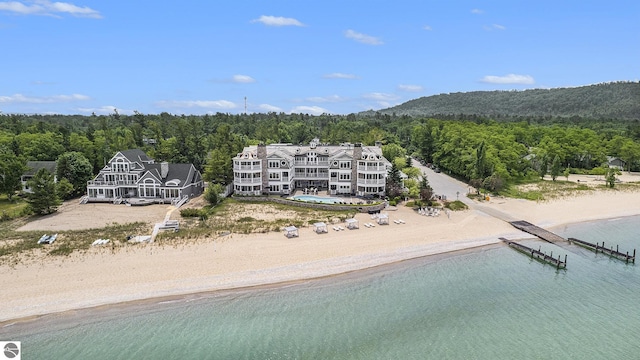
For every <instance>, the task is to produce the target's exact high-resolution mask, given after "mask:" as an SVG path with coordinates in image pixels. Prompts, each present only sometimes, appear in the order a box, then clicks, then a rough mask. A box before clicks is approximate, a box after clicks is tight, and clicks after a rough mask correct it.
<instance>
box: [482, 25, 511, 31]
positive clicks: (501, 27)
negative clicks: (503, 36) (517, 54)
mask: <svg viewBox="0 0 640 360" xmlns="http://www.w3.org/2000/svg"><path fill="white" fill-rule="evenodd" d="M484 29H485V30H487V31H491V30H501V31H502V30H507V28H506V27H505V26H503V25H500V24H492V25H491V26H487V25H485V26H484Z"/></svg>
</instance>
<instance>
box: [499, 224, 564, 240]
mask: <svg viewBox="0 0 640 360" xmlns="http://www.w3.org/2000/svg"><path fill="white" fill-rule="evenodd" d="M509 224H511V225H512V226H513V227H515V228H516V229H519V230H522V231H524V232H526V233H529V234H531V235H535V236H537V237H538V238H540V239H542V240H544V241H547V242H550V243H552V244H555V243H557V242H563V241H567V239H565V238H563V237H562V236H560V235H556V234H554V233H552V232H551V231H548V230H545V229H543V228H541V227H539V226H536V225H533V224H532V223H530V222H528V221H524V220H519V221H510V222H509Z"/></svg>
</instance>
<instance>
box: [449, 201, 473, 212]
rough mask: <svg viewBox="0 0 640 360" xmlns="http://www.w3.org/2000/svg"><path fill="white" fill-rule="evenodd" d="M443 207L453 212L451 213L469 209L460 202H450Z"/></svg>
mask: <svg viewBox="0 0 640 360" xmlns="http://www.w3.org/2000/svg"><path fill="white" fill-rule="evenodd" d="M444 207H445V208H447V209H449V210H453V211H458V210H467V209H468V208H469V207H468V206H467V204H465V203H463V202H462V201H460V200H456V201H452V202H447V203H445V204H444Z"/></svg>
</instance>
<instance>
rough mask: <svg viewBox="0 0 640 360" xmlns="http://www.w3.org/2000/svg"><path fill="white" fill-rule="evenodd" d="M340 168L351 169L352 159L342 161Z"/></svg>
mask: <svg viewBox="0 0 640 360" xmlns="http://www.w3.org/2000/svg"><path fill="white" fill-rule="evenodd" d="M340 169H351V161H340Z"/></svg>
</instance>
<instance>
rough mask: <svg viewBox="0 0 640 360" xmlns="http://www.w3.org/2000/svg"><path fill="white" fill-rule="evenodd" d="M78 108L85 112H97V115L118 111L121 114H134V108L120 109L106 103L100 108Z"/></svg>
mask: <svg viewBox="0 0 640 360" xmlns="http://www.w3.org/2000/svg"><path fill="white" fill-rule="evenodd" d="M76 110H77V111H78V112H80V113H84V114H92V113H95V114H96V115H109V114H113V113H115V112H116V111H117V112H118V114H121V115H133V110H126V109H120V108H118V107H115V106H113V105H105V106H100V107H98V108H77V109H76Z"/></svg>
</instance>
